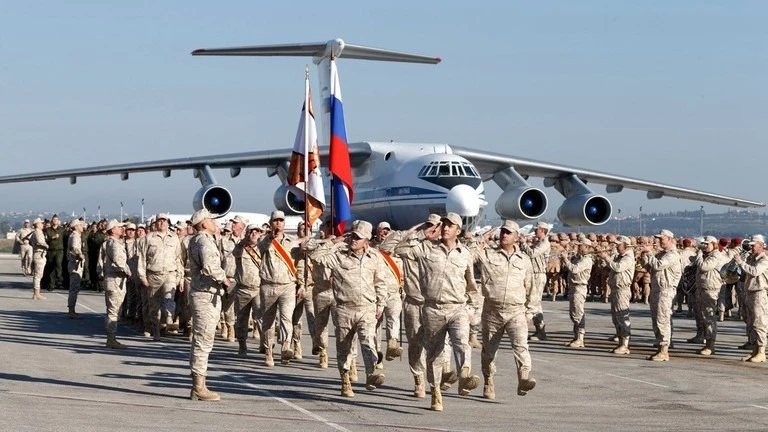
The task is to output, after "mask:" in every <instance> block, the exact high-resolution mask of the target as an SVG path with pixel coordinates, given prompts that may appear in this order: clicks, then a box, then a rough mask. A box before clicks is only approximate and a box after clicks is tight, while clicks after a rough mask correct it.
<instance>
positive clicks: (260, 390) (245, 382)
mask: <svg viewBox="0 0 768 432" xmlns="http://www.w3.org/2000/svg"><path fill="white" fill-rule="evenodd" d="M208 368H209V369H214V370H218V369H217V368H212V367H210V366H208ZM219 372H222V371H220V370H219ZM230 376H231V377H232V378H234V379H235V380H237V381H239V382H241V383H242V384H245V385H246V386H248V387H250V388H252V389H254V390H258V391H259V392H262V393H264V394H267V395H268V396H269V397H271V398H272V399H274V400H276V401H278V402H280V403H282V404H284V405H287V406H289V407H291V408H293V409H295V410H296V411H298V412H300V413H302V414H304V415H306V416H309V417H312V418H313V419H315V420H317V421H319V422H321V423H325V424H326V425H328V426H330V427H332V428H334V429H336V430H338V431H343V432H352V431H350V430H349V429H347V428H345V427H343V426H339V425H337V424H336V423H332V422H331V421H330V420H327V419H325V418H324V417H322V416H320V415H318V414H315V413H313V412H312V411H309V410H307V409H304V408H302V407H300V406H298V405H296V404H295V403H293V402H291V401H289V400H286V399H283V398H281V397H279V396H275V395H274V394H272V392H270V391H269V390H266V389H263V388H261V387H259V386H257V385H256V384H251V383H249V382H248V381H246V380H244V379H242V378H240V377H239V376H237V375H230Z"/></svg>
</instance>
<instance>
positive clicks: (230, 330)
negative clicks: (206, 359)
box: [226, 324, 235, 342]
mask: <svg viewBox="0 0 768 432" xmlns="http://www.w3.org/2000/svg"><path fill="white" fill-rule="evenodd" d="M226 327H227V337H226V339H227V342H234V341H235V326H233V325H232V324H227V326H226Z"/></svg>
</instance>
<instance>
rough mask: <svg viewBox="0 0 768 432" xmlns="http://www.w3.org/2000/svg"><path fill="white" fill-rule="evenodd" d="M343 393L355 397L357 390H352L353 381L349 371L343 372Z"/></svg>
mask: <svg viewBox="0 0 768 432" xmlns="http://www.w3.org/2000/svg"><path fill="white" fill-rule="evenodd" d="M341 395H342V396H344V397H349V398H351V397H355V392H354V391H353V390H352V382H351V381H350V379H349V372H348V371H344V372H342V373H341Z"/></svg>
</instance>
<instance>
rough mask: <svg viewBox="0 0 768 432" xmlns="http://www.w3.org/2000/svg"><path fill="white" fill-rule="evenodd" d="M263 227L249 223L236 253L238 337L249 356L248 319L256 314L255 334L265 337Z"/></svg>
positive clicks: (243, 352) (242, 352) (242, 350)
mask: <svg viewBox="0 0 768 432" xmlns="http://www.w3.org/2000/svg"><path fill="white" fill-rule="evenodd" d="M261 235H262V232H261V226H260V225H258V224H251V225H248V227H247V229H246V234H245V238H244V239H243V241H241V242H240V243H239V244H238V245H237V247H235V250H234V251H233V252H232V254H233V255H234V257H235V260H236V265H237V268H236V271H235V281H236V283H237V288H235V293H234V294H235V310H236V311H237V320H236V322H235V337H236V338H237V342H238V345H239V347H238V351H237V355H238V356H239V357H246V356H247V355H248V343H247V340H248V321H249V320H250V318H251V315H252V314H255V315H256V317H255V319H254V327H253V333H254V334H258V335H259V339H260V340H263V338H262V336H261V325H262V323H261V296H260V295H259V287H260V286H261V279H260V278H259V270H260V267H261V255H259V251H258V244H259V239H260V238H261Z"/></svg>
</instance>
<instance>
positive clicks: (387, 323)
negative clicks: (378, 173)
mask: <svg viewBox="0 0 768 432" xmlns="http://www.w3.org/2000/svg"><path fill="white" fill-rule="evenodd" d="M391 231H392V228H391V227H390V225H389V222H380V223H379V225H378V226H377V227H376V236H375V237H374V240H375V241H374V247H376V248H377V250H378V251H379V255H381V258H382V259H383V260H384V264H386V267H387V269H389V272H388V273H384V275H382V277H383V278H384V280H385V282H386V284H387V302H386V303H387V304H386V306H384V316H383V318H382V319H381V320H380V321H378V322H377V323H376V340H377V344H376V345H377V347H378V341H379V340H380V337H379V335H380V332H381V327H382V325H383V326H384V333H385V337H386V340H387V350H386V356H385V358H386V360H387V361H390V360H394V359H396V358H398V357H400V356H401V355H403V348H402V347H400V346H398V342H399V340H400V314H401V313H402V311H403V299H402V297H401V293H402V291H403V261H402V259H401V258H400V257H397V256H392V255H391V251H390V253H387V252H384V251H383V250H382V249H381V247H380V245H381V243H382V242H383V241H384V239H385V238H386V237H387V236H388V235H389V233H390V232H391Z"/></svg>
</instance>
